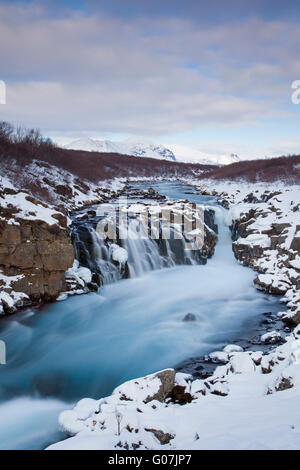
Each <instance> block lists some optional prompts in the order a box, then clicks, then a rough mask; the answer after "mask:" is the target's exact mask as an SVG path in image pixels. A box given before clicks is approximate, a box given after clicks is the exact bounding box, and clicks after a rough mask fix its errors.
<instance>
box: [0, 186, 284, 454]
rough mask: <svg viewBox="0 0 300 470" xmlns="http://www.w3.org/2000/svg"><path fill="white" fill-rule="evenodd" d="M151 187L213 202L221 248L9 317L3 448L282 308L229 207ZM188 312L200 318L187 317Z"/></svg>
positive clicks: (23, 442)
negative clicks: (260, 277) (243, 250)
mask: <svg viewBox="0 0 300 470" xmlns="http://www.w3.org/2000/svg"><path fill="white" fill-rule="evenodd" d="M136 186H137V187H138V186H139V185H138V184H137V185H136ZM147 186H149V185H147ZM147 186H146V187H147ZM141 187H145V183H143V184H141ZM154 187H155V189H156V190H157V191H159V192H160V193H162V194H166V195H167V196H168V197H170V198H173V199H179V198H188V199H189V200H190V201H191V202H196V203H201V204H206V205H209V206H213V207H214V208H215V211H216V220H217V222H218V228H219V239H218V244H217V247H216V251H215V255H214V256H213V257H212V258H211V259H210V260H208V262H207V264H206V265H204V266H203V265H190V266H184V265H180V266H174V267H169V268H164V269H159V270H152V271H149V270H148V269H147V270H144V269H142V268H141V269H140V270H139V271H138V269H137V267H136V273H135V274H136V277H134V278H132V279H126V280H118V281H117V282H114V283H112V284H108V285H105V286H104V287H103V288H101V289H99V292H98V293H93V294H89V295H85V296H77V297H73V298H69V299H68V300H66V301H64V302H57V303H54V304H51V305H48V306H47V307H45V308H43V309H42V310H40V311H34V310H28V311H27V312H24V313H19V314H16V315H14V316H13V317H11V318H10V319H8V320H3V321H2V323H1V325H0V326H1V330H0V339H2V340H4V341H5V342H6V346H7V365H5V366H0V400H1V402H0V448H3V449H18V448H23V449H24V448H31V449H33V448H44V447H45V446H46V445H47V444H49V443H51V442H54V441H56V440H58V439H61V438H62V434H60V432H59V429H58V425H57V417H58V414H59V412H60V411H61V410H62V409H67V408H68V407H70V406H72V404H73V403H74V402H75V401H77V400H78V399H81V398H83V397H87V396H88V397H94V398H99V397H101V396H105V395H107V394H110V393H111V391H112V390H113V388H114V387H116V386H117V385H118V384H120V383H122V382H124V381H125V380H128V379H131V378H134V377H137V376H142V375H145V374H148V373H151V372H154V371H157V370H160V369H162V368H165V367H170V366H174V365H176V364H177V363H179V362H180V361H183V360H184V359H186V358H188V357H191V356H198V355H200V354H206V353H208V352H210V351H212V350H216V349H219V348H221V347H223V346H224V345H225V344H226V343H227V342H228V341H233V340H234V339H235V338H238V337H239V336H240V335H241V334H245V329H246V328H248V329H249V328H250V331H248V334H249V335H251V320H252V319H254V318H257V317H258V316H259V315H261V314H262V313H263V312H266V311H278V310H279V308H280V306H279V305H278V301H277V300H276V299H274V298H273V297H272V296H267V295H263V294H261V293H259V292H257V291H256V290H255V289H254V287H253V285H252V280H253V277H254V273H253V271H252V270H251V269H248V268H245V267H243V266H241V265H239V264H238V263H237V262H236V261H235V259H234V256H233V253H232V249H231V243H232V242H231V237H230V231H229V229H228V226H227V225H226V211H225V210H224V209H223V208H221V207H217V206H216V205H215V200H214V199H212V198H209V197H203V196H198V195H196V194H189V193H190V192H191V190H190V189H189V188H188V187H187V186H184V185H182V184H175V183H157V184H155V185H154ZM137 255H138V256H141V251H140V250H139V251H138V252H137ZM145 271H146V272H145ZM187 313H193V314H194V315H195V316H196V319H197V321H195V322H184V321H183V318H184V317H185V315H186V314H187ZM249 325H250V326H249Z"/></svg>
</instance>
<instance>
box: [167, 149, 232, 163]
mask: <svg viewBox="0 0 300 470" xmlns="http://www.w3.org/2000/svg"><path fill="white" fill-rule="evenodd" d="M168 148H170V149H171V150H172V152H173V153H174V155H175V158H176V161H178V162H186V163H200V164H202V165H230V164H231V163H236V162H239V161H240V158H239V157H238V155H236V154H234V153H232V154H224V155H214V154H210V153H204V152H201V151H200V150H197V149H194V148H190V147H186V146H184V145H177V144H176V145H175V144H174V145H168Z"/></svg>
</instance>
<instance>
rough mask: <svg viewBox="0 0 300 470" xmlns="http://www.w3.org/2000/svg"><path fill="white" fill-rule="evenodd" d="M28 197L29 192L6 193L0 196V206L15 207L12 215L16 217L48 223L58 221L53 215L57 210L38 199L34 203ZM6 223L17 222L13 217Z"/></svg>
mask: <svg viewBox="0 0 300 470" xmlns="http://www.w3.org/2000/svg"><path fill="white" fill-rule="evenodd" d="M30 199H31V198H30ZM30 199H29V194H27V193H25V192H19V193H17V194H6V195H5V196H4V197H2V198H1V206H2V207H3V208H10V207H13V208H15V209H16V213H15V214H14V217H16V218H20V219H23V220H42V221H43V222H46V223H47V224H49V225H54V224H57V223H58V220H57V219H56V218H55V217H53V216H54V215H55V214H57V213H58V212H57V210H55V209H53V208H51V207H49V206H47V205H45V204H43V203H42V202H40V201H36V203H35V202H32V200H30ZM61 215H63V214H61ZM8 223H9V224H14V223H18V222H16V221H15V219H14V218H11V219H10V220H9V221H8Z"/></svg>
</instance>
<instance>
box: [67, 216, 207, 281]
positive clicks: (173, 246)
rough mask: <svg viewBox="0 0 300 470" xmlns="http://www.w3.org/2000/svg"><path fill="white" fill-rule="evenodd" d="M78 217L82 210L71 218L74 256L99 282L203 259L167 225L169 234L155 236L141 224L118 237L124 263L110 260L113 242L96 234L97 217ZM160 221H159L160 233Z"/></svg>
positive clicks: (199, 262)
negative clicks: (76, 216) (123, 235)
mask: <svg viewBox="0 0 300 470" xmlns="http://www.w3.org/2000/svg"><path fill="white" fill-rule="evenodd" d="M90 212H95V211H90ZM95 213H96V212H95ZM207 213H208V211H207ZM81 217H82V214H80V216H79V221H78V220H76V219H75V220H74V223H73V229H72V238H73V245H74V248H75V256H76V259H78V261H79V262H80V264H81V265H83V266H85V267H88V268H89V269H90V270H91V271H92V272H93V273H97V275H98V276H99V278H100V280H101V285H107V284H110V283H112V282H115V281H118V280H120V279H121V278H134V277H138V276H142V275H143V274H145V273H147V272H149V271H153V270H156V269H163V268H167V267H172V266H176V265H182V264H187V265H193V264H204V263H205V262H206V259H205V257H202V256H201V254H200V253H199V252H198V251H195V250H188V249H187V240H186V238H185V236H184V235H183V236H182V237H181V238H176V236H175V230H174V227H171V229H170V235H171V236H170V238H169V237H168V236H165V237H164V236H160V237H159V238H157V239H154V238H151V237H149V236H148V234H147V233H145V230H143V227H142V228H140V230H139V231H138V232H136V231H134V232H133V231H131V230H130V229H129V230H128V236H126V237H120V238H119V239H118V244H119V246H120V247H122V248H124V249H125V250H126V252H127V256H128V259H127V262H126V264H125V263H118V262H116V261H115V262H114V260H113V250H112V246H115V244H114V243H112V242H111V241H108V240H106V239H104V238H102V237H100V236H99V233H98V231H97V229H96V227H97V221H98V220H99V218H97V217H95V216H94V217H93V216H92V217H89V218H88V219H87V220H86V219H85V220H83V221H81ZM134 220H135V221H136V219H134ZM131 222H132V221H131ZM161 225H162V223H161V222H160V231H161V233H162V231H163V229H162V226H161ZM119 231H120V233H121V232H122V226H119ZM123 231H124V230H123Z"/></svg>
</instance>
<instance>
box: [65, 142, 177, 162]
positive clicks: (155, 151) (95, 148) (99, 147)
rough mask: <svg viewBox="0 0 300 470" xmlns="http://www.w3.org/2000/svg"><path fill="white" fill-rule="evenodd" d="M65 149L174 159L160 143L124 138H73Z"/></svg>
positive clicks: (170, 152)
mask: <svg viewBox="0 0 300 470" xmlns="http://www.w3.org/2000/svg"><path fill="white" fill-rule="evenodd" d="M64 148H66V149H72V150H87V151H89V152H112V153H121V154H124V155H133V156H135V157H146V158H147V157H148V158H157V159H160V160H170V161H176V159H175V156H174V154H173V152H172V151H171V150H169V149H168V148H166V147H164V146H163V145H160V144H154V143H151V142H137V141H134V140H131V139H129V140H126V141H124V142H113V141H111V140H94V139H90V138H88V137H85V138H82V139H78V140H74V141H73V142H71V143H70V144H67V145H65V146H64Z"/></svg>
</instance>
